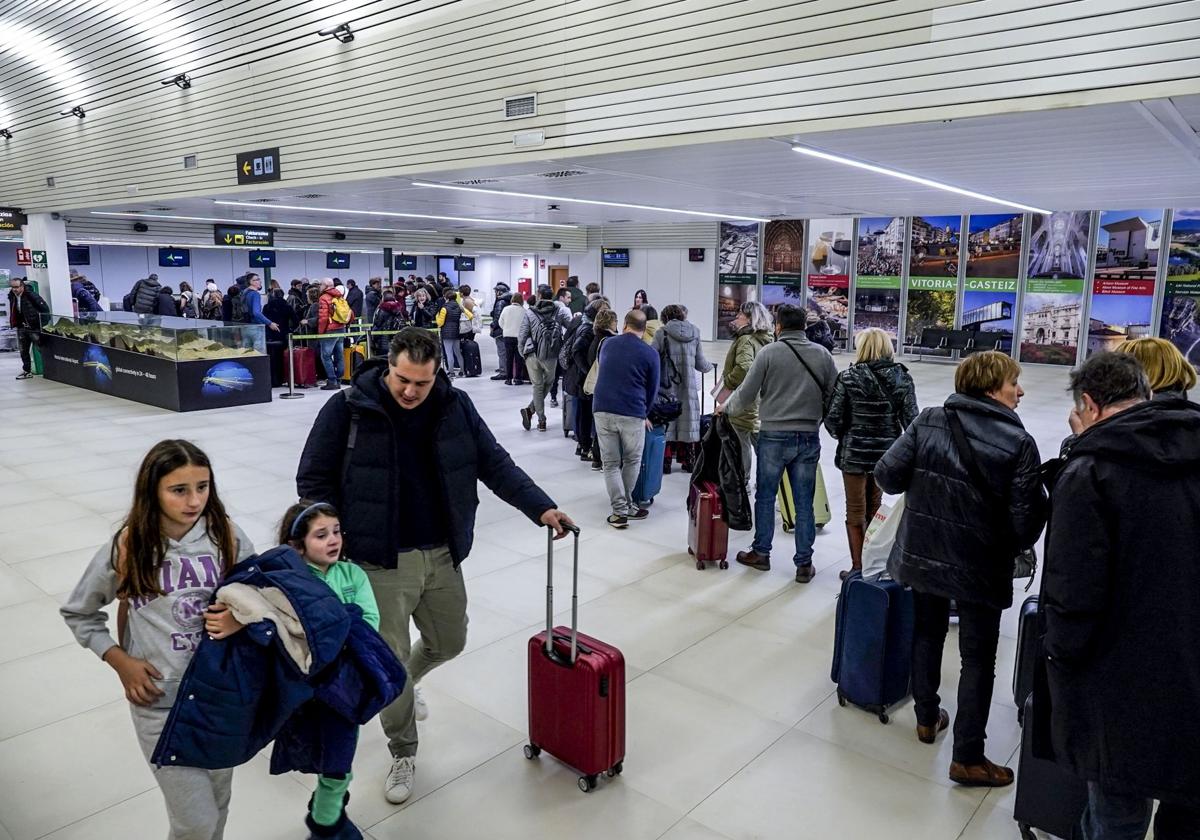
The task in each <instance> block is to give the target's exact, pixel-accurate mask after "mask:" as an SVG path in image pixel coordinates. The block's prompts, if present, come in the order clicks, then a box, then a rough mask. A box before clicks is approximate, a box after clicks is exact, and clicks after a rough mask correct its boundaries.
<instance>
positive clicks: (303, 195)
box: [296, 193, 325, 198]
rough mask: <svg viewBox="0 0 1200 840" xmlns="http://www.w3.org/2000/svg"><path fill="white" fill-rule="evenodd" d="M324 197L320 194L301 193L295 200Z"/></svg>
mask: <svg viewBox="0 0 1200 840" xmlns="http://www.w3.org/2000/svg"><path fill="white" fill-rule="evenodd" d="M324 197H325V196H324V194H322V193H302V194H301V195H298V196H296V198H324Z"/></svg>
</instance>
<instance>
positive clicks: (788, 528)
mask: <svg viewBox="0 0 1200 840" xmlns="http://www.w3.org/2000/svg"><path fill="white" fill-rule="evenodd" d="M817 527H820V526H819V525H818V526H817ZM795 530H796V528H795V527H794V526H788V525H784V526H783V533H785V534H790V533H792V531H795Z"/></svg>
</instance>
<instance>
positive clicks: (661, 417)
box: [646, 391, 683, 426]
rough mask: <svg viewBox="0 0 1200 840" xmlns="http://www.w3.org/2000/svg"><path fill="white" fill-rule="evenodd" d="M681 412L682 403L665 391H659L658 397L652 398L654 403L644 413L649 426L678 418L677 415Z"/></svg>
mask: <svg viewBox="0 0 1200 840" xmlns="http://www.w3.org/2000/svg"><path fill="white" fill-rule="evenodd" d="M681 414H683V405H682V404H681V403H680V402H679V400H677V399H675V397H674V396H673V395H672V394H671V393H670V392H667V391H659V392H658V397H656V398H655V400H654V405H652V406H650V411H649V413H648V414H647V415H646V417H647V419H648V420H649V421H650V425H651V426H665V425H667V424H668V423H670V422H672V421H674V420H677V419H679V415H681Z"/></svg>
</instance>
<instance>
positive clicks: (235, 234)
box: [213, 225, 275, 248]
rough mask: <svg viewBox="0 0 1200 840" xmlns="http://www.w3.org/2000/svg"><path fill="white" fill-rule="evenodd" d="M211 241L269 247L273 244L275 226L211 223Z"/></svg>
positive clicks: (231, 244)
mask: <svg viewBox="0 0 1200 840" xmlns="http://www.w3.org/2000/svg"><path fill="white" fill-rule="evenodd" d="M213 242H214V243H215V244H217V245H229V246H231V247H234V248H237V247H239V246H249V247H251V248H271V247H274V245H275V228H272V227H261V226H258V227H251V226H249V225H213Z"/></svg>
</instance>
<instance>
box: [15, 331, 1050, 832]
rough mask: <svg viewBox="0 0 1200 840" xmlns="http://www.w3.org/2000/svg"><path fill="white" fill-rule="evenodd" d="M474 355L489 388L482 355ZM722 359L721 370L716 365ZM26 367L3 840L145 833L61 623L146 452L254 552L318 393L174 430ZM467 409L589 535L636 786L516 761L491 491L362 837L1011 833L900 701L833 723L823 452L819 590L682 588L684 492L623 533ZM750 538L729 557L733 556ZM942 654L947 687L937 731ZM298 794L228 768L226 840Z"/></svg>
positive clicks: (516, 575) (936, 392)
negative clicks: (208, 461)
mask: <svg viewBox="0 0 1200 840" xmlns="http://www.w3.org/2000/svg"><path fill="white" fill-rule="evenodd" d="M483 349H484V350H485V353H486V355H485V367H487V368H488V369H489V370H490V368H491V365H490V364H487V362H488V361H489V360H490V359H492V358H494V357H493V356H492V355H491V352H492V346H491V344H490V342H488V343H485V344H484V345H483ZM723 355H724V354H723V352H722V351H721V350H719V349H716V348H714V349H713V352H712V353H711V354H710V358H715V359H720V358H723ZM839 360H840V362H841V363H843V364H844V363H845V362H846V360H847V359H846V357H845V356H841V357H839ZM910 367H911V369H912V371H913V374H914V376H915V378H916V380H917V383H918V396H919V399H920V402H921V404H922V405H928V404H932V403H935V402H937V401H940V400H941V399H943V398H944V397H945V396H946V394H947V393H949V391H950V390H951V381H952V376H953V371H954V368H953V367H951V366H949V365H944V364H938V363H913V364H911V365H910ZM18 370H19V368H18V367H17V359H16V358H15V357H14V355H12V354H6V355H4V356H0V427H2V428H3V437H0V511H2V513H0V840H10V838H12V840H34V838H42V837H52V838H56V839H58V840H63V839H64V838H78V840H107V838H133V840H142V838H158V837H162V836H164V835H165V834H166V819H165V814H164V811H163V808H162V803H161V800H160V797H159V794H158V791H157V789H156V788H155V787H154V784H153V782H152V780H151V776H150V773H149V771H148V769H147V768H146V765H145V762H144V761H143V760H142V757H141V754H140V752H139V751H138V748H137V745H136V743H135V740H134V736H133V731H132V727H131V725H130V721H129V715H128V711H127V707H126V703H125V701H124V700H123V699H122V693H121V690H120V685H119V683H118V681H117V679H116V677H115V675H114V674H113V673H112V672H111V671H110V670H109V669H108V668H107V667H106V666H104V665H103V664H101V663H100V662H98V661H97V660H96V659H95V657H93V656H92V655H91V654H90V653H88V652H86V651H83V650H82V649H80V648H78V647H77V646H76V645H75V644H74V641H73V640H72V638H71V636H70V634H69V633H68V632H67V629H66V627H65V626H64V625H63V623H62V621H61V620H60V619H59V617H58V613H57V611H56V610H57V606H58V604H59V603H60V602H61V601H62V599H63V597H64V596H65V593H67V592H68V591H69V590H70V589H71V588H72V586H73V585H74V583H75V581H76V578H77V577H78V575H79V573H80V572H81V571H82V569H83V567H84V565H85V564H86V562H87V560H88V558H89V557H90V555H91V553H92V552H93V551H94V550H95V547H96V546H97V545H99V544H100V543H101V542H102V541H104V540H106V539H107V538H108V537H109V535H110V534H111V529H112V526H113V524H114V522H115V521H116V520H117V518H118V517H119V516H120V515H121V514H122V512H123V511H124V510H125V509H126V508H127V506H128V502H129V498H128V497H129V493H130V490H131V482H132V477H133V471H134V469H135V467H136V464H137V462H138V460H139V458H140V456H141V455H142V454H143V453H144V452H145V450H146V449H147V448H148V446H149V445H150V444H151V443H152V442H154V441H155V440H158V439H160V438H165V437H185V438H189V439H191V440H193V441H195V442H197V443H198V444H200V445H201V446H202V447H203V448H204V449H205V450H206V451H207V452H208V453H209V455H210V456H211V458H212V460H213V463H214V468H215V473H216V478H217V484H218V486H219V487H220V488H221V494H222V496H223V497H224V500H225V502H226V504H227V506H228V507H229V508H230V510H231V512H232V515H233V516H234V517H235V519H236V521H237V522H238V523H239V524H240V525H241V526H242V527H243V528H244V529H245V530H246V531H247V533H248V534H249V535H250V536H251V538H252V539H253V540H254V541H255V543H256V544H257V545H258V546H259V547H260V548H261V547H266V546H269V545H270V544H271V533H272V531H273V527H274V523H275V522H276V521H277V519H278V517H279V516H280V515H281V514H282V512H283V510H284V507H285V506H286V505H287V504H288V503H290V502H291V501H292V500H293V498H294V484H293V474H294V471H295V466H296V461H297V457H298V455H299V452H300V448H301V446H302V445H303V443H304V440H305V436H306V434H307V431H308V428H309V425H310V423H311V421H312V418H313V416H314V415H315V413H316V411H317V410H318V409H319V408H320V406H321V404H322V402H323V401H324V399H325V398H326V394H324V393H321V392H315V391H308V392H307V393H306V394H305V398H304V399H301V400H293V401H276V402H273V403H271V404H270V405H264V406H255V407H249V408H235V409H222V410H217V411H210V412H203V413H194V414H172V413H169V412H165V411H160V410H158V409H153V408H149V407H146V406H141V405H137V404H134V403H129V402H124V401H121V400H117V399H113V398H109V397H104V396H101V395H98V394H93V393H90V392H87V391H82V390H77V389H75V388H70V387H67V386H63V385H58V384H55V383H50V382H45V381H43V380H41V379H36V380H34V381H29V382H15V381H14V380H13V377H14V376H15V375H16V373H17V372H18ZM1065 383H1066V377H1065V373H1064V372H1063V371H1062V370H1056V369H1047V368H1042V369H1030V370H1028V371H1027V372H1026V375H1025V378H1024V385H1025V388H1026V389H1027V390H1028V392H1029V393H1028V394H1027V395H1026V398H1025V402H1024V404H1023V405H1022V407H1021V411H1020V413H1021V415H1022V417H1023V418H1024V420H1025V422H1026V424H1027V425H1028V426H1029V427H1030V428H1031V429H1032V430H1033V432H1034V433H1035V434H1036V435H1037V438H1038V442H1039V444H1040V445H1041V447H1042V452H1043V455H1047V454H1050V453H1052V452H1054V451H1056V449H1057V446H1058V442H1059V440H1060V439H1061V437H1062V435H1063V434H1064V433H1065V431H1066V414H1067V410H1068V408H1069V402H1068V399H1067V396H1066V394H1065V393H1064V390H1063V389H1064V387H1065ZM461 387H463V388H464V389H465V390H466V391H467V392H468V393H470V394H471V396H472V398H473V399H474V400H475V402H476V404H477V405H478V406H479V409H480V411H481V413H482V414H483V416H484V417H485V418H486V419H487V420H488V421H489V423H490V424H491V426H492V428H493V430H494V431H495V432H496V433H497V435H498V437H499V439H500V440H501V442H502V443H503V444H504V445H505V446H506V447H508V449H509V451H510V452H511V453H512V454H513V457H514V458H515V459H516V461H517V463H519V464H520V465H521V466H523V467H524V468H525V469H526V470H528V471H529V472H530V474H532V475H533V476H534V478H535V479H537V480H538V481H539V482H540V483H541V484H542V486H543V487H545V488H546V490H547V491H548V492H549V493H550V494H551V495H552V496H553V497H554V498H555V499H556V501H557V502H558V503H559V505H560V507H562V508H563V509H564V510H566V511H568V512H569V513H570V514H571V515H572V516H574V517H575V518H576V520H577V521H578V522H579V523H580V524H581V525H582V527H583V541H582V543H581V546H582V567H583V575H582V580H581V584H580V598H581V601H582V607H581V610H580V613H581V619H582V625H583V627H584V629H585V630H586V631H587V632H589V633H592V634H594V635H596V636H599V637H601V638H604V639H607V640H609V641H612V642H613V643H615V644H617V645H618V646H620V647H621V648H622V649H623V650H624V652H625V655H626V658H627V661H628V666H629V667H628V671H629V686H628V704H629V709H628V716H629V726H628V759H627V761H626V771H625V773H624V775H623V776H621V777H619V778H618V779H615V780H611V781H610V780H604V781H602V783H601V787H600V789H599V790H598V791H596V792H594V793H592V794H591V795H586V796H585V795H584V794H582V793H580V792H579V791H578V789H577V788H576V787H575V774H574V773H573V772H572V771H570V770H569V769H567V768H565V767H563V766H562V765H560V764H558V763H557V762H556V761H554V760H553V759H551V758H549V757H546V756H543V758H542V759H541V760H540V761H537V762H529V761H526V760H525V759H524V758H523V757H522V755H521V746H522V744H523V743H524V742H525V735H524V731H525V728H526V705H525V704H526V698H525V691H526V689H525V643H526V639H527V638H528V637H529V636H530V635H531V634H532V633H534V632H535V631H536V629H537V625H538V624H539V623H540V621H541V618H542V616H543V615H544V612H543V610H544V603H545V601H544V584H543V580H544V569H545V562H544V559H543V554H542V552H543V551H544V536H543V535H542V533H541V532H539V531H538V530H537V529H535V528H533V527H532V526H531V525H530V524H529V522H528V520H526V519H525V518H524V517H522V516H521V515H520V514H518V513H517V512H516V511H514V510H513V509H512V508H510V507H508V506H507V505H505V504H504V503H503V502H501V501H499V500H498V499H496V498H494V497H492V496H491V495H490V494H487V493H486V491H485V492H484V493H483V496H484V498H483V502H482V505H481V507H480V511H479V527H478V533H477V540H476V544H475V549H474V552H473V554H472V556H471V557H470V559H469V560H468V561H467V562H466V564H465V565H464V573H465V575H466V577H467V579H468V581H469V582H468V591H469V594H470V597H471V604H472V606H471V611H470V615H471V637H470V640H469V643H468V649H467V651H466V652H464V653H463V655H461V656H460V657H459V658H458V659H457V660H455V661H453V662H451V663H449V664H447V665H445V666H444V667H442V668H441V669H439V670H438V671H435V672H434V673H432V674H431V675H430V676H429V677H428V679H427V681H426V691H427V696H428V698H429V701H430V705H431V714H430V717H429V720H428V721H427V722H426V723H425V724H423V725H422V728H421V738H422V749H421V753H420V759H419V765H418V775H417V784H416V792H415V794H414V796H413V799H412V800H411V801H410V802H409V803H408V804H407V806H406V807H402V808H397V807H394V806H391V805H389V804H388V803H387V802H386V801H385V800H384V798H383V795H382V791H381V785H382V779H383V776H384V774H385V773H386V769H387V763H388V761H387V749H386V745H385V743H384V739H383V737H382V734H381V732H380V730H379V729H378V727H377V725H375V724H371V725H369V726H368V727H366V729H365V731H364V734H363V737H362V739H361V742H360V743H361V746H360V750H359V756H358V760H357V761H356V765H355V771H356V772H355V781H354V783H353V786H352V787H353V801H352V803H351V806H350V811H351V814H352V816H353V817H354V819H355V820H356V821H357V822H358V823H359V824H360V825H361V826H363V827H364V828H366V829H369V832H370V835H371V836H373V837H375V838H377V840H384V838H404V840H416V838H438V840H457V838H477V837H478V838H484V837H486V838H510V837H511V838H522V840H527V838H557V837H575V838H585V837H596V838H604V840H610V838H616V840H642V839H643V838H645V840H650V838H660V837H661V838H670V840H720V838H781V840H797V838H813V839H814V840H818V839H820V840H824V838H843V839H844V840H860V838H861V840H870V839H872V838H881V837H898V838H922V840H954V838H970V840H988V838H1011V837H1014V836H1016V827H1015V825H1014V823H1013V821H1012V793H1011V790H1009V791H1000V792H992V793H985V792H983V791H978V790H967V789H961V788H956V787H955V786H954V785H952V784H950V782H949V781H948V780H947V779H946V769H947V764H948V761H949V753H950V743H949V740H948V739H945V740H942V741H940V742H939V745H938V746H937V747H933V748H931V747H926V746H923V745H921V744H919V743H918V742H917V741H916V739H915V737H914V735H913V725H914V723H915V721H914V718H913V713H912V707H911V704H910V703H906V704H905V705H904V706H902V707H900V708H899V709H898V710H897V711H896V712H895V714H894V715H893V718H894V723H893V724H892V725H890V726H886V727H885V726H881V725H880V724H879V723H878V722H877V721H876V719H875V717H874V716H873V715H869V714H867V713H864V712H859V711H855V710H852V709H842V708H839V707H838V705H837V702H836V699H835V698H834V696H833V693H834V687H833V685H832V684H831V683H830V681H829V660H830V649H831V646H832V638H833V615H834V603H835V595H836V593H837V589H838V580H837V574H836V572H837V569H838V568H840V567H841V566H843V565H844V564H845V563H846V562H847V550H846V539H845V535H844V533H842V529H841V528H840V527H838V513H839V511H840V510H841V509H842V504H841V499H842V496H843V494H842V489H841V486H840V481H839V478H838V472H837V471H836V469H834V466H833V445H832V442H831V441H828V440H826V444H825V447H824V451H823V458H822V461H823V464H824V469H825V475H826V478H827V481H828V487H829V495H830V500H831V504H832V505H833V509H834V518H835V521H834V522H833V523H831V524H830V526H828V527H827V528H825V529H824V532H822V533H821V534H820V535H819V537H818V539H817V548H816V563H817V565H818V567H819V569H820V573H819V574H818V575H817V577H816V579H815V580H814V582H813V583H812V584H810V585H808V586H799V585H797V584H795V583H794V582H793V581H792V575H791V574H790V571H789V566H790V564H788V563H786V562H783V563H781V564H778V566H777V568H776V569H775V570H773V571H771V572H769V573H765V574H763V573H758V572H752V571H749V570H746V569H742V568H740V567H736V566H735V567H734V568H731V569H729V570H727V571H720V570H717V569H715V568H712V569H709V570H707V571H705V572H699V571H697V570H696V569H695V567H694V566H693V564H692V562H691V561H690V560H689V558H688V556H687V554H686V553H685V547H686V516H685V513H684V504H683V500H684V494H685V489H686V481H687V477H686V476H684V475H681V474H679V473H678V472H676V473H675V474H674V475H671V476H668V477H667V478H666V479H665V482H664V487H663V492H662V495H661V496H660V497H659V499H658V501H657V503H656V504H655V505H654V508H653V512H652V514H651V516H650V518H649V519H648V520H646V521H645V522H641V523H635V524H633V525H631V526H630V528H629V530H627V531H625V532H615V531H613V530H611V529H609V528H607V527H606V526H605V525H604V524H603V520H604V516H605V514H606V510H605V507H606V498H605V496H604V493H603V488H602V480H601V478H600V475H599V474H597V473H593V472H591V471H590V470H589V469H588V468H587V466H586V465H584V464H581V463H580V462H579V461H578V459H576V458H575V457H574V455H573V448H574V447H573V444H572V443H571V442H569V441H566V440H564V439H563V437H562V435H561V431H560V427H559V422H560V421H559V417H558V415H557V413H556V414H555V415H553V416H552V419H551V431H550V433H549V434H538V433H537V432H532V433H529V432H525V431H523V430H522V429H521V428H520V425H519V422H518V418H517V407H518V406H519V405H520V404H521V402H522V397H523V396H525V395H526V394H527V391H526V390H525V389H517V388H509V387H505V386H504V385H502V384H500V383H495V382H491V381H488V380H486V379H476V380H470V381H466V382H464V383H462V386H461ZM777 539H778V540H779V543H778V545H779V547H781V548H782V547H784V546H786V545H787V544H788V542H789V541H790V539H791V538H790V536H785V535H784V534H783V532H782V530H780V531H779V532H778V534H777ZM748 542H749V536H748V535H747V534H740V533H739V534H735V535H733V538H732V544H731V549H732V550H737V549H740V548H743V547H745V546H746V545H747V544H748ZM779 554H780V556H781V557H783V558H786V557H787V556H788V553H787V552H786V551H781V552H779ZM569 560H570V557H569V553H568V551H565V550H564V551H562V552H561V554H560V558H559V562H558V563H557V564H556V575H557V579H558V581H559V582H561V583H562V584H563V586H562V587H561V588H560V589H559V590H558V591H557V593H556V598H555V606H556V609H558V610H566V609H567V608H568V606H569V593H568V591H567V589H566V581H567V580H568V575H569V573H570V567H569ZM1018 595H1020V593H1019V592H1018ZM1018 600H1019V598H1018ZM564 617H565V616H559V618H560V620H561V619H563V618H564ZM1003 633H1004V637H1003V638H1002V639H1001V646H1000V655H999V656H1000V658H999V663H998V668H997V670H998V674H997V680H996V694H995V705H994V707H993V710H992V717H991V724H990V726H989V734H990V738H989V753H990V755H991V757H992V758H993V759H996V760H999V761H1008V760H1009V759H1010V758H1011V757H1012V756H1013V754H1014V752H1015V751H1016V747H1017V743H1018V734H1019V733H1018V730H1017V727H1016V716H1015V710H1014V709H1013V706H1012V702H1011V692H1010V689H1009V686H1010V685H1011V674H1012V658H1013V652H1014V647H1015V641H1014V638H1013V637H1014V636H1015V634H1016V616H1015V610H1009V611H1008V612H1007V613H1006V614H1005V619H1004V626H1003ZM953 637H954V633H953V632H952V633H951V639H950V640H949V641H948V642H947V644H948V645H949V646H950V652H949V655H948V656H947V657H946V673H945V678H944V687H945V690H944V696H945V698H946V705H947V707H948V708H949V709H950V710H951V712H953V710H954V686H955V684H956V680H957V664H956V663H957V655H956V654H957V650H956V645H955V642H954V638H953ZM311 782H312V780H311V779H310V778H306V777H303V776H290V777H283V778H280V777H271V776H269V775H268V774H267V764H266V761H265V760H263V757H262V756H260V757H259V758H258V759H256V760H255V761H253V762H251V763H250V764H249V765H247V766H245V767H243V768H240V769H239V770H238V771H237V774H236V775H235V789H234V798H233V806H232V812H231V817H230V821H229V828H228V831H227V834H226V836H227V837H228V838H230V839H231V840H234V839H235V838H246V839H247V840H271V838H294V837H303V836H304V833H303V828H302V824H301V819H302V817H303V813H304V807H305V803H306V802H307V800H308V796H309V790H310V789H311Z"/></svg>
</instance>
